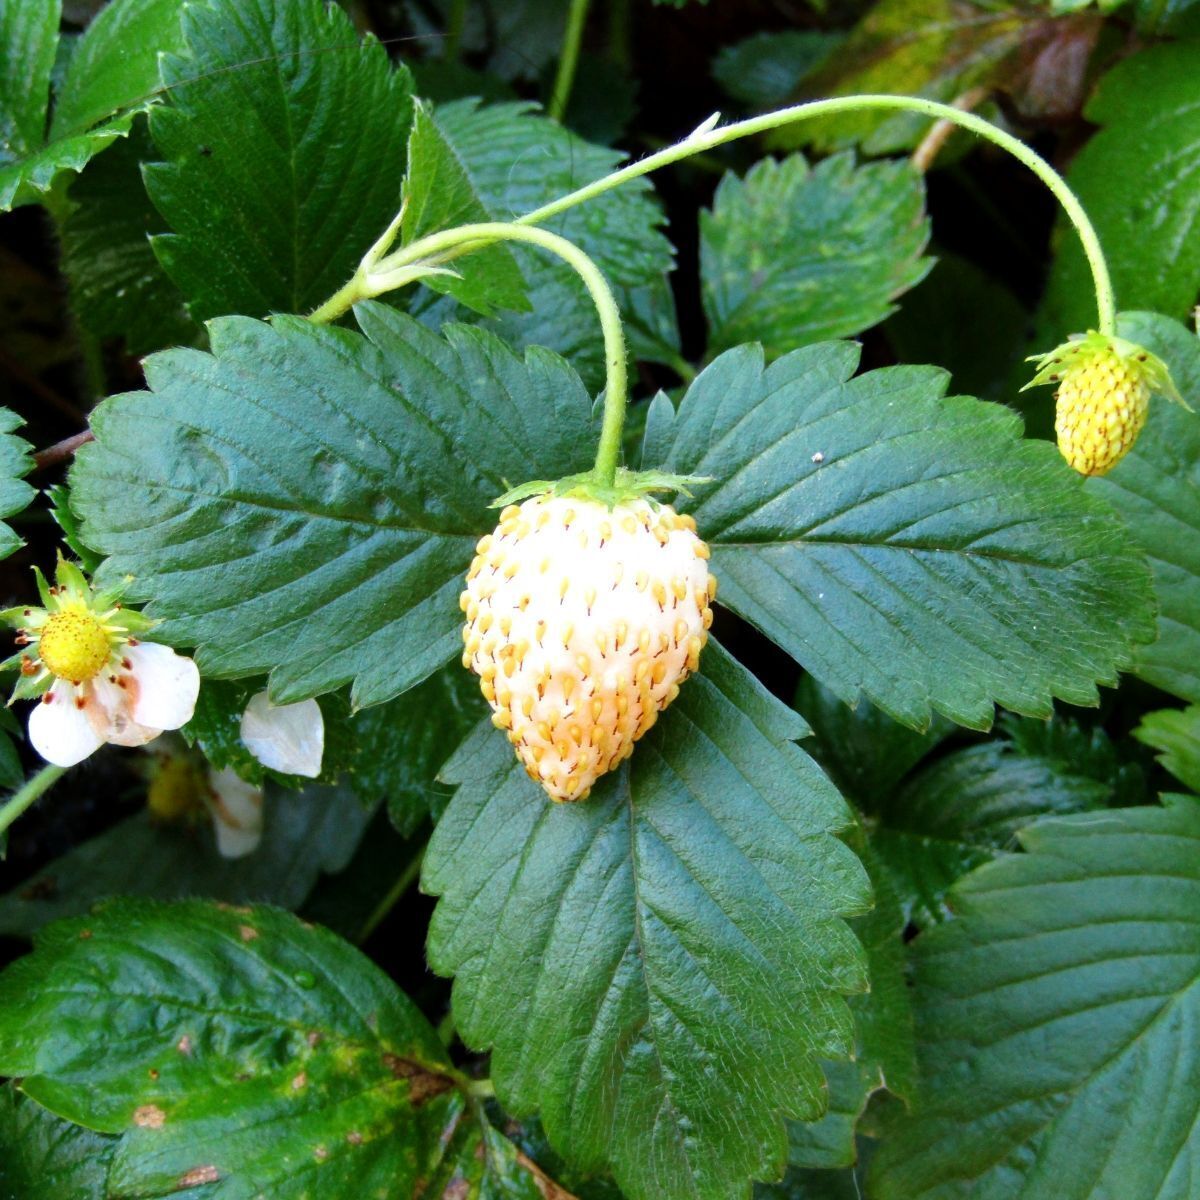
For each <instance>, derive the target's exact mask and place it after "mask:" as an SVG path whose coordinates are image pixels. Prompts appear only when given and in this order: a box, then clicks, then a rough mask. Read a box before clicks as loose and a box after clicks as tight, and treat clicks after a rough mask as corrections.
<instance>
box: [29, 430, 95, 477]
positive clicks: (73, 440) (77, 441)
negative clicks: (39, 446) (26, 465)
mask: <svg viewBox="0 0 1200 1200" xmlns="http://www.w3.org/2000/svg"><path fill="white" fill-rule="evenodd" d="M95 440H96V435H95V434H94V433H93V432H92V431H91V430H90V429H85V430H84V431H83V432H82V433H73V434H72V435H71V436H70V437H66V438H63V439H62V441H61V442H55V443H54V445H53V446H47V447H46V449H45V450H39V451H38V452H37V453H36V454H35V455H34V456H33V469H34V470H35V471H44V470H45V469H46V468H47V467H53V466H56V465H57V464H58V463H60V462H62V461H63V460H64V459H68V458H70V457H71V456H72V455H73V454H74V453H75V451H76V450H78V449H79V447H80V446H86V445H87V444H88V442H94V441H95Z"/></svg>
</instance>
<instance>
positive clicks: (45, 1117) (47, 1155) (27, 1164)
mask: <svg viewBox="0 0 1200 1200" xmlns="http://www.w3.org/2000/svg"><path fill="white" fill-rule="evenodd" d="M116 1140H117V1139H116V1138H114V1137H110V1136H106V1135H105V1134H102V1133H93V1132H92V1131H91V1130H90V1129H85V1128H84V1127H83V1126H82V1125H72V1124H71V1123H70V1122H69V1121H64V1120H62V1118H61V1117H56V1116H55V1115H54V1114H53V1113H52V1112H50V1111H49V1109H45V1108H43V1107H42V1106H41V1105H40V1104H36V1103H34V1101H32V1100H30V1099H29V1098H28V1097H26V1096H23V1095H22V1094H21V1093H20V1092H19V1091H18V1090H17V1088H16V1087H14V1086H13V1085H12V1084H11V1083H8V1084H4V1085H3V1086H0V1146H3V1147H4V1154H3V1155H0V1196H6V1197H7V1196H12V1197H17V1196H19V1197H21V1200H102V1198H103V1197H104V1195H105V1181H106V1179H107V1176H108V1167H109V1163H110V1161H111V1160H112V1155H113V1150H114V1149H115V1148H116Z"/></svg>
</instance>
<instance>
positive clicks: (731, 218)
mask: <svg viewBox="0 0 1200 1200" xmlns="http://www.w3.org/2000/svg"><path fill="white" fill-rule="evenodd" d="M924 213H925V187H924V184H923V182H922V179H921V176H920V175H919V174H917V172H916V171H913V170H912V169H911V168H910V167H909V166H908V164H907V163H905V162H882V163H866V164H863V165H861V166H856V165H855V162H854V157H853V155H850V154H842V155H836V156H834V157H833V158H828V159H826V160H825V161H824V162H822V163H820V164H818V165H817V166H816V167H815V168H810V167H809V165H808V163H807V162H806V161H805V159H804V157H803V156H802V155H799V154H796V155H792V156H791V157H790V158H787V159H785V160H783V161H782V162H776V161H775V160H774V159H769V158H767V159H763V160H762V161H761V162H759V163H758V164H757V165H756V166H754V167H753V168H751V170H750V171H749V173H748V174H747V175H746V177H745V179H739V178H738V177H737V176H736V175H726V176H725V177H724V179H722V181H721V184H720V186H719V187H718V188H717V194H716V198H715V199H714V201H713V207H712V211H711V212H702V213H701V214H700V264H701V279H702V282H703V289H704V311H705V315H706V316H707V318H708V330H709V336H708V341H709V352H710V354H714V355H715V354H717V353H719V352H720V351H722V350H727V349H729V348H730V347H731V346H736V345H738V344H740V343H742V342H747V341H758V342H761V343H762V344H763V346H764V347H765V349H766V351H767V354H768V356H769V357H772V358H773V357H775V356H777V355H779V354H784V353H786V352H787V351H789V350H795V349H797V348H799V347H800V346H806V345H809V344H810V343H812V342H818V341H821V340H822V339H824V338H830V337H847V336H850V335H852V334H856V333H861V332H862V331H863V330H864V329H869V328H870V327H871V326H872V325H876V324H878V323H879V322H880V321H882V320H883V319H884V318H885V317H886V316H888V315H889V314H890V313H892V312H894V311H895V305H894V304H893V303H892V301H893V300H895V298H896V297H897V296H899V295H900V294H901V293H903V292H905V291H907V290H908V288H910V287H912V286H913V285H914V284H916V283H918V282H919V281H920V280H921V279H922V278H924V276H925V274H926V273H927V272H928V270H929V268H930V267H931V266H932V265H933V263H932V260H930V259H928V258H922V257H921V251H922V250H923V249H924V248H925V243H926V242H927V241H928V240H929V222H928V221H927V220H926V219H925V215H924Z"/></svg>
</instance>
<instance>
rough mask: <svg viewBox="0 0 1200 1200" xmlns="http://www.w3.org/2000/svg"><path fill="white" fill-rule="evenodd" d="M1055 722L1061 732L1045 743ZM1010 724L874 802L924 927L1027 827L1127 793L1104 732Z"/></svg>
mask: <svg viewBox="0 0 1200 1200" xmlns="http://www.w3.org/2000/svg"><path fill="white" fill-rule="evenodd" d="M1046 728H1049V729H1052V730H1053V729H1056V728H1057V729H1061V730H1062V732H1061V733H1057V734H1054V735H1052V737H1045V736H1043V738H1042V739H1041V743H1042V744H1041V745H1038V744H1037V743H1036V741H1035V739H1036V737H1037V731H1038V730H1045V729H1046ZM1005 731H1006V732H1007V733H1010V734H1012V735H1013V736H1010V737H1006V738H1004V739H1002V740H995V741H989V742H982V743H980V744H978V745H975V746H968V747H966V748H965V749H962V750H956V751H954V752H952V753H950V754H948V755H946V756H945V757H944V758H941V759H939V760H937V761H936V762H934V763H933V764H932V765H930V766H927V767H925V768H923V769H922V770H920V771H918V772H917V773H916V774H914V775H912V776H911V777H910V778H909V779H907V780H906V781H905V783H904V785H903V786H902V787H901V788H899V790H897V791H895V792H894V793H892V794H891V795H888V796H884V797H880V798H879V799H878V800H877V801H876V802H875V803H874V804H870V805H868V811H869V814H870V820H871V846H872V848H873V849H874V850H875V852H876V853H877V854H878V855H879V858H880V860H881V861H882V862H883V864H884V865H885V866H886V868H887V870H888V871H889V872H890V874H891V877H892V880H893V883H894V885H895V887H896V889H897V891H898V893H899V895H900V898H901V904H902V908H903V912H904V916H905V919H906V920H907V921H911V922H912V923H914V924H915V925H918V926H920V927H922V928H926V927H928V926H930V925H934V924H936V923H937V922H938V921H941V920H943V919H944V918H945V917H946V916H947V908H946V893H947V892H948V890H949V889H950V887H951V885H953V884H954V883H955V881H956V880H958V879H960V878H961V877H962V876H963V875H965V874H966V873H967V872H968V871H970V870H971V869H973V868H974V867H977V866H979V865H980V864H981V863H984V862H987V861H989V860H990V859H992V858H995V857H996V856H997V854H1000V853H1002V852H1004V851H1011V850H1014V849H1015V848H1016V834H1017V831H1018V830H1020V829H1022V828H1024V827H1026V826H1028V825H1031V824H1032V823H1033V822H1034V821H1036V820H1039V819H1041V818H1043V817H1047V816H1055V815H1061V814H1064V813H1075V812H1086V811H1088V810H1090V809H1097V808H1103V807H1104V806H1105V805H1106V804H1109V803H1111V802H1112V800H1113V799H1114V798H1115V797H1116V795H1117V793H1118V791H1119V788H1120V785H1121V769H1120V767H1119V765H1118V763H1117V760H1116V756H1115V754H1113V751H1112V747H1111V745H1110V744H1109V742H1108V740H1107V738H1106V737H1105V735H1104V734H1103V732H1102V731H1099V730H1096V731H1093V732H1092V733H1091V735H1090V736H1088V735H1083V734H1082V733H1081V731H1080V730H1079V729H1078V727H1077V726H1074V725H1073V724H1072V723H1070V722H1068V721H1066V720H1064V719H1063V718H1061V717H1059V718H1055V720H1054V721H1052V722H1049V723H1048V725H1043V723H1042V722H1036V721H1017V720H1010V721H1008V722H1006V725H1005ZM1031 743H1032V744H1031Z"/></svg>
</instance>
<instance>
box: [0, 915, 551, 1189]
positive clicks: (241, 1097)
mask: <svg viewBox="0 0 1200 1200" xmlns="http://www.w3.org/2000/svg"><path fill="white" fill-rule="evenodd" d="M118 981H119V982H118ZM0 996H2V997H3V1001H4V1003H3V1006H2V1011H0V1071H2V1072H3V1073H5V1074H7V1075H20V1076H21V1077H22V1078H21V1083H20V1089H21V1092H22V1094H23V1097H25V1098H23V1099H17V1098H16V1097H15V1096H12V1095H0V1099H3V1100H5V1101H6V1102H7V1105H8V1106H9V1107H10V1108H11V1109H14V1110H15V1111H14V1112H11V1113H9V1114H7V1115H6V1118H5V1119H6V1120H8V1121H13V1120H22V1119H23V1120H25V1121H28V1122H30V1123H31V1124H36V1125H37V1126H38V1128H39V1129H40V1130H41V1131H42V1133H41V1135H40V1136H43V1137H45V1138H47V1140H49V1138H51V1137H53V1136H54V1133H55V1132H56V1129H55V1127H54V1126H53V1123H52V1122H49V1121H48V1119H47V1118H46V1117H44V1116H43V1115H41V1114H37V1113H36V1112H35V1111H34V1110H33V1109H32V1105H34V1104H37V1105H42V1106H43V1107H44V1108H45V1109H47V1110H48V1111H49V1112H50V1113H53V1114H55V1115H57V1116H59V1117H63V1118H66V1119H67V1120H70V1121H72V1122H74V1123H75V1124H76V1125H83V1126H85V1127H87V1128H88V1129H91V1130H93V1131H95V1132H96V1133H99V1134H109V1135H115V1136H116V1137H118V1138H119V1140H118V1141H116V1143H115V1145H113V1144H112V1143H108V1144H107V1145H106V1144H105V1143H104V1142H103V1141H101V1140H100V1139H97V1138H95V1137H94V1135H93V1136H92V1138H91V1139H90V1140H91V1144H92V1146H93V1149H95V1148H96V1145H97V1143H99V1149H100V1150H101V1151H102V1152H104V1153H110V1154H111V1163H110V1165H109V1166H108V1171H107V1177H106V1185H105V1186H106V1187H107V1191H105V1192H103V1193H102V1194H104V1195H109V1196H132V1195H136V1196H145V1197H152V1196H168V1195H175V1194H176V1193H177V1192H178V1191H179V1189H180V1185H181V1183H188V1184H189V1185H190V1186H193V1187H200V1186H201V1185H206V1187H205V1194H208V1195H213V1196H228V1197H242V1196H249V1195H252V1194H259V1192H260V1191H261V1190H262V1189H266V1190H267V1192H268V1194H269V1195H271V1196H272V1197H280V1198H281V1200H287V1198H291V1197H295V1198H296V1200H299V1198H300V1197H302V1196H306V1195H311V1194H312V1191H311V1189H312V1188H313V1187H314V1186H315V1187H319V1188H320V1189H321V1194H322V1195H330V1196H334V1195H347V1196H348V1195H352V1194H353V1195H364V1194H367V1195H371V1194H376V1192H378V1194H381V1195H410V1194H414V1193H416V1192H418V1191H419V1190H420V1188H421V1186H422V1181H428V1180H429V1179H430V1178H431V1177H432V1178H441V1179H442V1180H443V1182H444V1184H445V1185H449V1184H450V1183H451V1181H452V1180H453V1179H454V1178H455V1177H457V1176H459V1175H464V1176H465V1177H467V1178H473V1179H475V1180H476V1181H477V1182H481V1181H482V1182H484V1183H485V1184H486V1186H487V1187H488V1188H493V1189H495V1191H496V1193H497V1194H502V1195H509V1196H514V1197H518V1198H524V1197H528V1198H530V1200H536V1197H538V1196H539V1195H540V1192H539V1191H538V1190H537V1186H536V1181H535V1180H534V1179H533V1178H532V1177H531V1176H530V1174H529V1171H528V1169H527V1168H526V1167H525V1166H524V1165H523V1164H522V1163H521V1162H520V1161H519V1160H518V1159H517V1156H516V1154H515V1152H514V1151H513V1149H512V1147H511V1146H507V1145H506V1143H505V1141H504V1139H503V1138H501V1137H500V1136H499V1135H498V1134H497V1133H496V1132H495V1131H494V1130H492V1129H491V1128H490V1126H488V1125H487V1122H486V1119H485V1118H484V1117H483V1116H482V1114H481V1113H479V1112H478V1111H477V1109H476V1107H475V1105H474V1104H473V1102H472V1101H471V1099H470V1098H469V1096H468V1095H467V1094H466V1093H465V1091H464V1090H463V1081H462V1078H461V1076H459V1075H458V1074H457V1072H456V1071H455V1070H454V1068H453V1067H452V1066H451V1065H450V1062H449V1060H448V1059H447V1057H446V1053H445V1050H444V1048H443V1047H442V1045H441V1043H440V1042H439V1041H438V1040H437V1038H436V1036H435V1035H434V1032H433V1030H432V1028H431V1027H430V1026H429V1025H428V1024H427V1023H426V1021H425V1020H424V1018H423V1017H422V1016H421V1015H420V1013H419V1012H418V1011H417V1009H416V1008H415V1007H414V1006H413V1005H412V1003H411V1002H410V1001H409V1000H408V999H407V998H406V997H405V996H404V995H403V994H402V993H400V992H399V991H398V990H397V989H396V988H395V986H394V985H393V984H392V983H391V981H390V980H388V979H387V978H386V976H384V975H383V974H382V973H381V972H380V971H379V970H378V969H377V968H376V967H374V966H373V965H372V964H371V963H369V962H368V961H367V960H366V959H365V958H363V957H362V955H360V954H359V953H358V952H357V951H355V950H354V949H352V948H351V947H349V946H347V945H346V944H345V943H343V942H341V941H340V940H339V939H338V938H336V937H334V936H333V935H332V934H330V933H328V932H327V931H324V930H320V929H315V928H313V927H311V926H305V925H302V924H301V923H300V922H299V921H298V920H296V918H294V917H292V916H290V915H289V914H286V913H282V912H280V911H278V910H276V909H270V908H237V909H235V908H231V907H230V906H228V905H221V906H217V905H212V904H206V903H201V902H196V901H191V902H184V903H180V904H174V905H159V904H154V903H149V902H145V901H141V902H134V901H126V902H122V903H117V904H112V905H108V906H106V907H105V908H103V909H102V910H101V911H100V912H98V913H96V914H94V915H93V916H90V917H87V918H84V919H80V920H74V921H65V922H61V923H59V924H56V925H54V926H51V927H50V928H49V929H48V930H46V931H45V932H44V933H43V934H42V935H40V937H39V939H38V944H37V949H36V951H35V953H34V954H33V955H32V956H30V957H28V958H26V959H23V960H22V961H21V962H20V963H19V964H18V965H17V966H15V967H14V968H12V969H11V970H10V971H8V972H7V973H6V974H5V975H4V976H3V977H0ZM30 1006H33V1007H32V1008H31V1007H30ZM35 1009H36V1012H35ZM22 1012H24V1014H25V1016H26V1017H27V1018H28V1020H25V1021H22V1020H21V1019H20V1014H21V1013H22ZM98 1028H105V1029H107V1031H108V1033H107V1037H106V1053H105V1054H104V1055H100V1056H97V1055H96V1054H95V1053H94V1043H93V1042H92V1040H91V1039H92V1037H93V1036H94V1033H95V1031H96V1029H98ZM58 1128H59V1129H61V1127H58ZM60 1136H61V1134H60ZM77 1141H78V1137H75V1138H73V1139H70V1140H69V1143H68V1145H66V1146H65V1147H64V1146H61V1145H60V1146H53V1145H51V1146H48V1147H47V1150H46V1157H47V1160H48V1161H49V1163H50V1164H52V1167H53V1169H54V1170H56V1171H64V1170H66V1169H68V1168H69V1167H70V1166H71V1165H72V1161H73V1160H75V1159H77V1157H78V1154H77V1151H78V1149H79V1147H78V1146H77V1144H76V1143H77ZM92 1166H93V1167H94V1166H95V1164H94V1163H93V1164H92ZM484 1194H487V1192H486V1191H485V1192H484Z"/></svg>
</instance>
